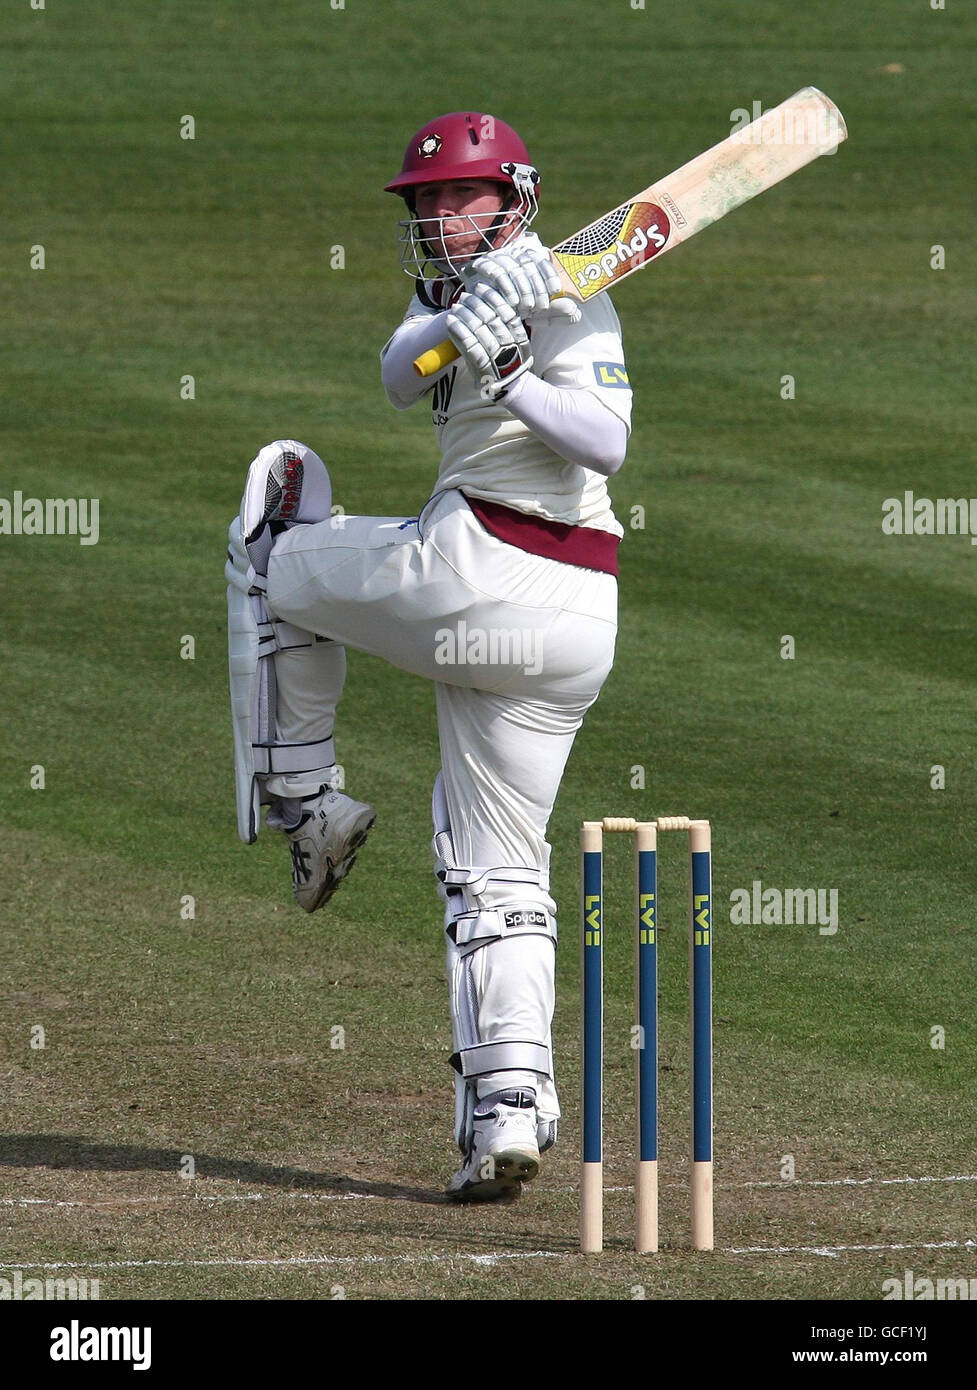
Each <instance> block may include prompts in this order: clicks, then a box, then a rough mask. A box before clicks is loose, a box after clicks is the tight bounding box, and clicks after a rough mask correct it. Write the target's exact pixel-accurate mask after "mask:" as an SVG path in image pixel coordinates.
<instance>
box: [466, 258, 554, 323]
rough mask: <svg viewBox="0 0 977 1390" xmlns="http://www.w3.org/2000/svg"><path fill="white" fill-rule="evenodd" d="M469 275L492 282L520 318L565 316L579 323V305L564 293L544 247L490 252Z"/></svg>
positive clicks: (473, 264)
mask: <svg viewBox="0 0 977 1390" xmlns="http://www.w3.org/2000/svg"><path fill="white" fill-rule="evenodd" d="M469 275H470V276H471V277H472V280H473V281H475V280H480V281H483V282H485V283H487V284H490V285H492V286H493V288H494V289H496V290H497V291H498V293H499V294H501V295H502V297H503V299H504V300H505V302H506V303H507V304H508V305H509V307H510V308H511V309H513V310H514V311H515V312H516V313H517V314H518V315H519V317H520V318H521V319H528V318H535V317H540V318H545V319H552V318H565V319H567V320H569V322H571V323H576V322H577V321H578V319H579V318H580V309H579V307H578V305H577V304H576V303H575V302H574V301H573V300H572V299H567V298H566V297H565V295H564V294H563V287H562V282H561V280H560V275H559V272H558V271H557V269H556V266H555V265H554V264H553V261H552V259H551V257H550V253H549V251H548V250H547V249H546V248H545V247H544V246H534V245H528V246H517V247H514V248H512V249H509V248H503V249H502V250H501V251H490V252H489V253H488V254H487V255H484V256H479V257H478V259H477V260H475V261H474V262H473V263H472V266H471V269H470V271H469ZM557 296H559V298H557Z"/></svg>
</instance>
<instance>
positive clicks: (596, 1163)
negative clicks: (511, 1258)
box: [580, 816, 713, 1253]
mask: <svg viewBox="0 0 977 1390" xmlns="http://www.w3.org/2000/svg"><path fill="white" fill-rule="evenodd" d="M666 830H687V831H688V832H689V853H690V858H691V868H690V875H689V883H690V888H689V897H690V903H689V919H690V928H689V1013H690V1031H691V1057H692V1244H693V1246H694V1248H695V1249H696V1250H711V1249H712V1248H713V1200H712V835H711V831H710V827H709V822H708V821H707V820H689V818H688V816H660V817H659V818H658V819H657V820H651V821H637V820H633V819H631V818H630V817H605V818H604V820H602V821H584V823H583V826H582V828H581V831H580V867H581V895H580V896H581V942H582V950H583V965H582V970H581V977H582V980H583V1059H582V1067H581V1073H582V1079H583V1105H582V1114H583V1164H582V1170H581V1179H580V1248H581V1249H582V1250H583V1251H584V1252H585V1253H593V1252H596V1251H598V1250H600V1249H602V1248H603V1207H604V1179H603V1082H604V1076H603V1035H604V975H603V956H602V944H601V935H602V916H603V863H604V848H603V846H604V832H605V831H607V832H611V831H627V832H629V833H633V835H634V873H635V931H636V957H637V960H636V981H635V986H636V993H635V998H636V1013H637V1022H638V1027H639V1032H638V1035H637V1039H636V1041H637V1044H638V1045H637V1048H636V1054H637V1091H638V1095H637V1111H638V1160H637V1169H636V1173H635V1184H634V1194H635V1238H634V1244H635V1249H636V1250H638V1251H640V1252H641V1253H648V1252H651V1251H655V1250H657V1249H658V939H657V938H658V914H657V909H658V832H659V831H666Z"/></svg>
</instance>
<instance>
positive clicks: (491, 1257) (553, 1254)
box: [0, 1250, 569, 1269]
mask: <svg viewBox="0 0 977 1390" xmlns="http://www.w3.org/2000/svg"><path fill="white" fill-rule="evenodd" d="M568 1258H569V1256H568V1255H565V1254H561V1253H560V1252H559V1251H556V1250H533V1251H508V1250H493V1251H491V1252H490V1253H489V1254H486V1255H461V1254H454V1253H452V1252H450V1251H445V1252H444V1253H443V1254H440V1255H292V1256H290V1257H288V1258H287V1259H280V1260H265V1259H251V1260H244V1259H240V1260H236V1259H224V1260H106V1261H103V1262H101V1263H98V1264H93V1263H91V1261H77V1262H68V1261H61V1262H59V1263H57V1264H52V1263H47V1262H45V1263H41V1264H35V1263H31V1262H29V1261H27V1260H21V1261H20V1262H19V1263H18V1264H15V1265H8V1264H0V1269H215V1268H222V1267H224V1266H249V1267H250V1266H255V1265H295V1266H299V1265H364V1264H365V1265H370V1264H440V1263H442V1262H447V1263H450V1262H452V1261H453V1260H464V1261H467V1262H468V1263H469V1264H479V1265H494V1264H498V1263H499V1261H500V1260H566V1259H568Z"/></svg>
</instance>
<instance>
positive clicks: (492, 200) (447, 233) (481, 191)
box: [415, 179, 507, 265]
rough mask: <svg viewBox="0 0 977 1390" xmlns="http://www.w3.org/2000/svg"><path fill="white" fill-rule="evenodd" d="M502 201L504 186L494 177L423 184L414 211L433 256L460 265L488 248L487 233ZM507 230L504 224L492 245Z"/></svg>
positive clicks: (498, 240)
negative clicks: (492, 179)
mask: <svg viewBox="0 0 977 1390" xmlns="http://www.w3.org/2000/svg"><path fill="white" fill-rule="evenodd" d="M503 202H504V197H503V193H502V188H501V187H500V185H499V184H497V183H493V182H492V181H491V179H471V180H468V181H461V180H451V181H450V182H447V183H424V184H421V185H420V186H419V188H418V189H417V192H416V195H415V211H416V215H417V218H418V220H419V221H420V223H421V235H422V237H423V238H424V241H425V242H426V243H427V245H428V246H429V247H430V251H431V254H432V256H433V258H434V259H436V260H444V261H446V262H448V263H449V264H453V265H457V264H458V263H459V262H464V261H466V260H470V259H471V257H472V256H477V255H478V254H479V253H480V252H484V251H487V250H488V249H489V245H488V243H487V241H486V234H487V233H488V234H490V229H491V227H492V226H493V224H494V223H495V222H496V220H497V219H498V215H499V213H500V212H501V210H502V205H503ZM506 231H507V229H506V227H504V226H503V228H502V229H501V231H500V232H499V233H498V234H497V235H496V236H495V237H494V238H493V242H492V244H493V245H500V244H501V243H502V242H504V241H505V240H506Z"/></svg>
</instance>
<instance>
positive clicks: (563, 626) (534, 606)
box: [267, 490, 617, 1114]
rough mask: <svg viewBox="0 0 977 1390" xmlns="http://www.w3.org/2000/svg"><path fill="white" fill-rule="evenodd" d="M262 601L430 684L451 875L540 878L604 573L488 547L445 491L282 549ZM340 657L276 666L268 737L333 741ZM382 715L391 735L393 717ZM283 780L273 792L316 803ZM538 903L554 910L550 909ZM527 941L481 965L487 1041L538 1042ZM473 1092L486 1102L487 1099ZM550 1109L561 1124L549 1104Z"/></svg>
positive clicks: (611, 625) (610, 645) (547, 993)
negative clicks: (536, 874) (411, 514)
mask: <svg viewBox="0 0 977 1390" xmlns="http://www.w3.org/2000/svg"><path fill="white" fill-rule="evenodd" d="M267 598H268V607H269V609H270V610H271V612H272V613H273V615H275V616H277V617H278V618H280V619H282V620H284V621H285V622H288V623H292V624H294V625H295V626H296V627H299V628H303V629H305V630H306V631H308V632H314V633H318V634H320V635H321V636H324V637H328V638H331V639H333V642H334V643H337V644H342V647H345V646H350V647H354V648H356V649H358V650H360V651H365V652H370V653H372V654H373V655H375V656H380V657H383V658H385V659H386V660H387V661H389V662H390V663H391V664H392V665H394V666H397V667H399V668H401V669H402V670H404V671H410V672H412V673H414V674H415V675H419V676H426V677H427V678H428V679H429V680H431V681H433V682H434V683H435V692H436V701H437V717H438V735H439V739H440V746H441V771H442V777H443V786H444V793H445V797H446V801H447V812H448V820H449V825H450V831H451V839H452V843H453V847H454V856H455V863H456V864H466V865H480V866H509V867H514V868H527V867H528V868H530V869H535V870H539V871H541V872H542V873H543V874H544V875H547V874H548V872H549V861H550V847H549V845H548V843H547V840H546V828H547V823H548V821H549V818H550V814H551V812H552V810H553V804H554V802H555V800H556V795H557V792H558V790H559V786H560V780H561V778H562V776H563V770H564V768H565V766H566V762H567V758H568V757H569V754H570V749H571V747H572V745H573V740H574V736H575V735H576V733H577V730H578V729H579V728H580V726H581V723H582V721H583V718H584V715H585V714H586V712H587V710H588V709H589V707H590V706H591V705H592V704H593V703H594V701H595V700H596V699H597V696H598V694H599V693H600V689H601V686H602V685H603V682H604V680H605V678H606V676H607V674H608V672H609V671H610V669H611V665H612V663H613V658H614V643H615V637H616V632H617V580H616V578H615V577H614V576H613V575H610V574H603V573H599V572H597V571H595V570H589V569H583V568H580V567H577V566H574V565H567V564H563V563H562V562H560V561H557V560H550V559H546V558H544V557H542V556H537V555H530V554H527V553H526V552H525V551H523V550H520V549H518V548H517V547H515V546H512V545H509V544H507V543H506V542H504V541H500V540H498V539H496V537H494V536H492V535H490V534H489V533H488V532H487V531H486V530H485V529H484V528H483V526H482V525H481V523H480V522H479V521H478V519H477V518H476V516H475V515H474V513H473V512H472V511H471V509H470V507H469V506H468V504H467V502H466V501H465V498H464V497H463V496H462V494H461V493H460V492H459V491H457V490H449V491H445V492H441V493H437V494H435V496H434V497H433V498H431V500H430V501H429V502H428V503H427V505H426V506H425V507H424V510H423V511H422V513H421V515H420V517H418V518H415V519H410V520H407V519H405V518H403V517H372V516H346V517H336V518H333V519H332V520H329V521H323V522H320V523H318V524H314V525H305V526H296V527H295V528H294V529H292V530H290V531H288V532H286V533H284V534H283V535H282V536H280V537H279V539H278V540H277V541H276V542H275V547H274V550H273V551H272V554H271V558H270V560H269V565H268V594H267ZM342 647H340V646H332V645H330V644H328V643H320V644H318V647H316V648H313V649H311V652H310V655H311V653H312V652H314V653H315V654H316V655H315V656H314V658H313V659H312V660H311V661H304V662H303V660H302V658H301V653H297V654H296V659H294V660H289V659H286V660H283V659H282V658H289V654H288V653H280V654H279V657H278V658H276V674H277V676H278V688H279V709H278V719H279V738H281V739H284V740H288V741H294V742H302V741H314V740H316V739H318V738H322V737H328V736H329V734H331V733H332V723H333V719H334V716H335V709H336V705H337V703H338V700H339V697H340V695H341V693H342V683H343V680H344V678H345V666H346V663H345V653H344V651H343V650H342ZM306 650H307V651H309V649H306ZM393 699H394V701H395V699H396V697H395V696H394V697H393ZM390 714H391V725H392V726H393V725H394V723H395V720H396V704H395V703H392V705H391V711H390ZM390 756H391V761H394V760H396V759H397V758H399V757H402V756H403V750H402V749H399V748H397V747H396V744H395V743H392V746H391V750H390ZM289 782H291V779H282V783H281V784H280V785H278V786H273V787H272V788H271V790H272V791H275V792H277V793H279V794H281V793H284V794H290V795H304V794H306V792H307V790H311V789H305V788H298V789H296V788H295V787H294V784H293V785H292V786H291V787H290V786H288V785H286V784H287V783H289ZM512 891H513V890H512V885H510V884H505V883H500V884H498V885H491V884H490V886H489V889H488V890H487V893H486V895H485V901H484V904H483V905H484V906H486V907H491V906H495V905H501V904H502V903H504V902H505V900H506V898H507V897H508V899H509V900H510V901H511V898H512ZM493 894H494V897H493ZM520 896H521V898H522V899H523V900H524V899H525V897H526V894H525V892H522V893H521V894H520ZM532 896H534V897H535V896H538V897H539V899H540V900H541V901H543V902H548V903H549V910H550V911H553V912H555V910H556V905H555V903H553V901H552V899H551V898H549V896H548V893H546V892H543V891H540V892H539V893H538V894H535V893H534V894H533V895H532ZM536 940H537V941H538V942H539V946H538V948H535V949H534V950H533V951H531V952H530V951H529V942H528V941H527V942H526V948H525V949H523V950H522V952H521V954H520V953H519V952H510V951H507V950H501V949H500V950H498V951H495V950H492V951H489V952H488V953H487V956H486V959H487V960H491V961H492V962H493V968H492V969H491V971H490V972H489V974H490V975H491V976H492V977H493V978H486V980H484V981H483V987H482V990H481V991H480V992H481V993H482V995H483V1000H484V1007H483V1008H482V1009H481V1010H480V1022H479V1027H480V1036H481V1037H482V1038H483V1039H491V1038H492V1037H493V1036H502V1035H503V1034H504V1033H505V1030H506V1028H509V1029H510V1033H509V1035H510V1036H511V1028H512V1026H513V1018H514V1017H518V1018H519V1019H520V1020H522V1021H523V1023H524V1027H523V1029H522V1031H523V1032H527V1033H528V1034H529V1035H531V1036H535V1037H537V1038H545V1037H547V1036H548V1033H549V1028H550V1023H551V1020H552V1015H553V1007H554V1003H555V989H554V978H555V970H554V960H553V950H552V946H551V945H549V944H548V943H544V942H543V939H542V938H536ZM544 945H546V946H547V947H548V949H545V950H544V949H543V947H544ZM527 952H528V953H527ZM530 957H532V959H534V960H535V965H531V963H530ZM520 960H521V961H522V962H523V964H522V965H521V966H520V965H518V964H517V962H519V961H520ZM507 962H508V963H507ZM492 1001H494V1002H492ZM506 1015H508V1017H507V1016H506ZM460 1045H461V1044H460V1042H458V1030H457V1020H456V1046H460ZM500 1076H501V1074H500ZM497 1080H499V1077H496V1078H494V1079H493V1078H489V1079H488V1081H487V1083H486V1084H487V1085H493V1084H495V1081H497ZM502 1084H503V1085H505V1084H507V1083H506V1081H505V1079H504V1077H502ZM546 1090H547V1092H549V1087H547V1088H546ZM479 1093H480V1094H487V1093H488V1091H487V1090H486V1089H485V1088H483V1087H481V1086H480V1087H479ZM554 1095H555V1093H554ZM546 1109H547V1111H548V1112H549V1113H551V1114H558V1113H559V1110H558V1106H557V1105H556V1104H555V1101H554V1102H553V1103H551V1104H548V1105H547V1106H546Z"/></svg>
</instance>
